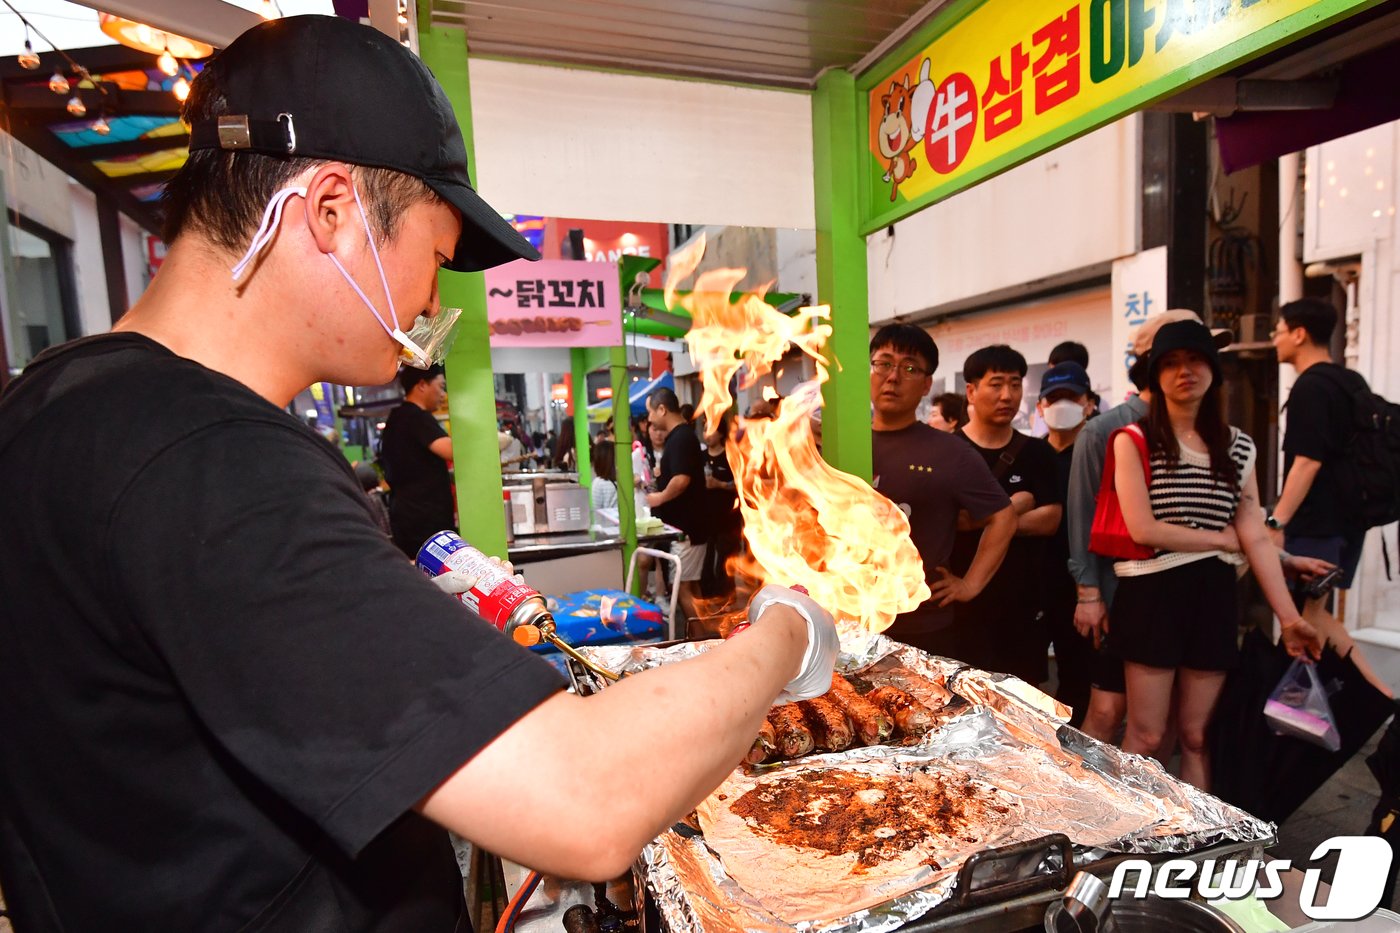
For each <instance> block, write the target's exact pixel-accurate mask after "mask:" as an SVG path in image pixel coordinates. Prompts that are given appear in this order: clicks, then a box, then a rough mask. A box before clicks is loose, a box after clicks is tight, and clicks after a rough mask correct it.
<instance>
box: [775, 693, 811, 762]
mask: <svg viewBox="0 0 1400 933" xmlns="http://www.w3.org/2000/svg"><path fill="white" fill-rule="evenodd" d="M768 722H769V723H771V724H772V726H773V735H774V738H776V740H777V742H776V747H777V750H778V757H780V758H801V757H802V756H803V755H805V754H807V753H808V752H810V751H811V750H812V749H813V748H815V747H816V742H815V741H814V740H813V738H812V730H811V729H808V728H807V723H806V722H804V721H803V717H802V711H801V710H800V709H798V708H797V705H796V704H794V703H785V704H783V705H782V706H775V707H773V708H772V709H771V710H769V711H768Z"/></svg>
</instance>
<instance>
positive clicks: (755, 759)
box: [744, 719, 778, 765]
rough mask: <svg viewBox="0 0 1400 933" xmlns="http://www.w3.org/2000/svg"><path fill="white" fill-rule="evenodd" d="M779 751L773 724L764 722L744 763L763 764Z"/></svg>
mask: <svg viewBox="0 0 1400 933" xmlns="http://www.w3.org/2000/svg"><path fill="white" fill-rule="evenodd" d="M777 750H778V738H777V736H776V735H775V734H774V732H773V724H772V723H771V722H769V721H768V720H766V719H765V720H763V722H762V723H760V724H759V727H758V738H756V739H754V740H753V745H752V746H750V748H749V753H748V754H747V755H745V756H744V761H745V762H746V763H748V764H751V765H757V764H762V763H763V762H765V761H767V760H768V759H769V758H771V757H773V754H774V753H775V752H776V751H777Z"/></svg>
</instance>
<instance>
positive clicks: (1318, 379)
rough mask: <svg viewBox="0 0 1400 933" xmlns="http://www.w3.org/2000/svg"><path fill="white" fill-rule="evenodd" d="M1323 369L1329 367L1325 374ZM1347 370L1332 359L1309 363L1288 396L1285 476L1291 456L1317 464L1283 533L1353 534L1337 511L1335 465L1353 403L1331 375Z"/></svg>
mask: <svg viewBox="0 0 1400 933" xmlns="http://www.w3.org/2000/svg"><path fill="white" fill-rule="evenodd" d="M1324 370H1332V371H1333V372H1332V373H1331V374H1327V375H1325V374H1324ZM1346 372H1347V371H1346V370H1345V369H1343V367H1341V366H1338V365H1337V364H1335V363H1317V364H1315V365H1313V366H1309V367H1308V368H1307V369H1306V370H1304V371H1303V373H1302V374H1301V375H1299V376H1298V381H1297V382H1295V383H1293V391H1292V392H1291V393H1289V396H1288V429H1287V432H1286V433H1285V435H1284V438H1283V457H1284V459H1283V469H1284V476H1285V477H1286V476H1287V475H1288V471H1289V470H1291V469H1293V458H1294V457H1307V458H1309V459H1311V460H1317V461H1319V462H1321V463H1322V467H1321V469H1319V470H1318V471H1317V477H1316V478H1315V479H1314V480H1313V484H1312V487H1311V488H1310V489H1309V490H1308V494H1307V496H1306V497H1305V498H1304V499H1303V504H1302V505H1301V506H1299V507H1298V511H1297V513H1295V514H1294V516H1293V518H1292V519H1290V520H1289V522H1288V533H1289V534H1290V535H1300V536H1302V537H1318V538H1325V537H1331V536H1333V535H1347V534H1351V533H1353V532H1354V530H1355V529H1353V528H1351V527H1350V525H1349V524H1348V522H1347V520H1346V518H1345V516H1344V515H1343V514H1342V511H1343V510H1342V505H1341V499H1340V497H1339V495H1338V490H1337V474H1336V466H1337V462H1338V458H1339V457H1340V456H1342V455H1343V454H1344V453H1345V450H1346V443H1347V440H1348V438H1349V437H1350V433H1351V419H1352V401H1351V398H1350V396H1348V395H1347V393H1346V390H1344V389H1343V388H1342V387H1341V386H1340V385H1338V384H1337V383H1336V382H1334V381H1333V377H1334V376H1336V375H1342V374H1345V373H1346Z"/></svg>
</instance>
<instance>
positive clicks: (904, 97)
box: [876, 74, 918, 201]
mask: <svg viewBox="0 0 1400 933" xmlns="http://www.w3.org/2000/svg"><path fill="white" fill-rule="evenodd" d="M880 103H881V104H883V105H884V108H885V113H884V116H882V117H881V118H880V125H879V126H878V127H877V128H876V135H877V136H878V137H879V138H878V139H877V141H876V145H877V147H878V148H879V150H880V155H881V156H882V157H884V158H885V159H888V160H889V168H888V169H887V170H886V171H885V174H884V175H883V176H881V177H882V178H883V180H885V181H888V182H891V183H892V184H891V185H890V200H891V201H893V200H894V199H895V197H896V195H898V194H899V185H900V183H901V182H903V181H904V180H905V179H906V178H908V177H909V176H910V175H912V174H914V169H915V168H917V167H918V163H917V162H915V161H914V158H913V156H911V155H909V150H911V149H913V148H914V134H913V131H912V128H911V126H910V121H909V111H910V104H911V95H910V87H909V75H907V74H906V75H905V76H904V81H903V83H900V82H891V84H890V92H889V93H888V94H885V95H883V96H882V97H881V98H880Z"/></svg>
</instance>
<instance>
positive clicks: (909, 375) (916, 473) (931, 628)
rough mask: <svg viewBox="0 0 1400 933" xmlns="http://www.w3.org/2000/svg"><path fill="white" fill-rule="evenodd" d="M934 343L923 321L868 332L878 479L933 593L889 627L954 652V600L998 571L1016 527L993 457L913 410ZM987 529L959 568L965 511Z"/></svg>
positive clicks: (931, 364) (918, 643)
mask: <svg viewBox="0 0 1400 933" xmlns="http://www.w3.org/2000/svg"><path fill="white" fill-rule="evenodd" d="M937 366H938V347H937V346H936V345H935V344H934V342H933V338H932V337H930V336H929V335H928V333H927V332H926V331H924V330H923V329H922V328H919V327H914V326H913V325H910V324H890V325H887V326H885V327H882V328H881V329H880V330H879V331H877V332H876V334H875V336H874V337H873V338H872V339H871V341H870V398H871V401H872V403H873V405H874V422H873V425H872V427H873V428H874V433H873V435H872V447H873V454H874V484H875V488H876V489H878V490H879V491H880V492H881V493H882V494H883V495H884V496H886V497H887V498H888V499H890V500H891V501H892V502H894V504H895V505H897V506H899V508H900V509H901V510H902V511H903V512H904V514H905V515H907V516H908V517H909V536H910V538H911V539H912V540H913V542H914V546H915V547H916V548H918V551H919V556H920V557H921V558H922V559H923V562H924V578H925V580H927V582H928V585H929V589H930V591H931V592H932V594H933V595H932V596H930V597H929V599H927V600H926V601H925V602H924V603H923V604H922V605H920V606H919V607H918V608H916V609H914V610H912V611H911V612H906V613H904V614H903V615H901V616H899V617H898V618H897V619H895V622H894V625H892V626H891V627H890V629H889V631H888V632H887V633H886V634H888V635H889V636H890V637H892V638H896V639H898V640H900V641H902V642H905V643H906V644H910V645H913V646H914V647H916V648H921V649H923V650H925V651H928V652H930V653H932V654H939V655H944V656H947V657H957V656H958V654H959V651H960V646H959V644H958V642H957V640H956V638H955V632H954V629H953V605H954V604H955V603H965V602H967V601H968V600H971V599H974V598H976V597H977V595H978V594H979V593H981V592H982V589H983V588H984V587H985V586H986V585H987V582H988V581H989V580H990V579H991V578H992V575H993V574H994V573H995V572H996V569H997V567H998V566H999V565H1000V564H1001V561H1002V558H1003V557H1005V555H1006V548H1007V545H1008V544H1009V543H1010V541H1011V536H1012V535H1013V534H1014V533H1015V531H1016V515H1015V513H1014V512H1013V510H1012V508H1011V504H1010V500H1009V499H1008V497H1007V495H1006V493H1004V492H1002V490H1001V487H1000V486H998V485H997V482H996V480H995V479H994V478H993V477H992V473H991V471H990V470H989V469H988V468H987V465H986V464H985V463H984V462H983V461H982V459H981V458H980V457H978V456H977V454H976V452H975V451H974V450H973V449H972V448H971V447H970V446H969V445H968V444H967V443H966V442H965V441H963V440H961V439H959V438H957V437H955V436H954V435H952V434H947V433H945V432H943V431H937V430H935V429H933V428H931V427H929V426H928V425H926V424H923V423H922V422H920V421H919V420H918V418H917V417H916V416H915V415H916V412H917V410H918V407H919V402H920V401H921V400H922V399H923V398H924V396H926V395H928V393H929V391H930V390H931V389H932V388H933V371H934V369H936V368H937ZM962 512H965V513H967V514H966V517H965V519H964V520H965V521H968V522H970V524H969V527H971V525H976V526H977V527H978V528H980V529H981V532H980V536H979V537H978V545H977V548H976V556H975V557H974V559H973V560H972V561H971V563H970V564H969V565H968V567H967V568H966V570H965V572H964V573H963V574H962V575H961V576H959V575H956V574H954V573H952V572H951V570H950V569H949V565H948V559H949V557H950V555H951V554H952V550H953V541H954V538H955V536H956V534H957V530H958V522H959V513H962Z"/></svg>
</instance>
